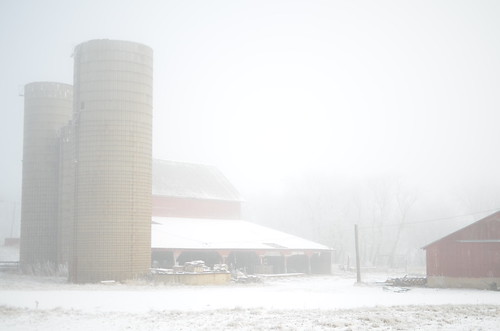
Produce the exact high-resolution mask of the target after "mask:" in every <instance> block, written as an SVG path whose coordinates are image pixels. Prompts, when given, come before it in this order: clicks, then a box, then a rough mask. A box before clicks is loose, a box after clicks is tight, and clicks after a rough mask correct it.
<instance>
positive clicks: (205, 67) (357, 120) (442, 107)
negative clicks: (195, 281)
mask: <svg viewBox="0 0 500 331" xmlns="http://www.w3.org/2000/svg"><path fill="white" fill-rule="evenodd" d="M499 18H500V2H498V1H480V0H474V1H455V0H453V1H439V0H433V1H333V0H332V1H310V0H309V1H291V0H290V1H272V0H268V1H147V0H143V1H130V0H129V1H123V0H121V1H118V0H116V1H104V0H99V1H94V0H93V1H62V0H61V1H54V0H45V1H26V0H2V1H1V2H0V45H2V47H1V52H0V112H1V118H0V134H1V139H0V148H1V150H0V153H1V158H2V161H1V170H2V171H1V173H0V176H1V177H0V182H1V185H0V186H1V188H0V190H1V191H0V199H11V200H12V199H16V198H17V197H18V196H19V195H20V188H21V162H20V161H21V159H22V116H23V100H22V98H20V97H19V96H18V90H19V88H20V87H22V86H23V85H24V84H26V83H29V82H33V81H60V82H65V83H72V71H73V63H72V58H71V53H72V51H73V48H74V47H75V46H76V45H78V44H79V43H81V42H84V41H87V40H90V39H101V38H109V39H124V40H131V41H137V42H142V43H145V44H147V45H149V46H151V47H152V48H153V49H154V52H155V64H154V157H157V158H164V159H173V160H181V161H191V162H201V163H208V164H213V165H216V166H218V167H219V168H220V169H221V170H222V171H223V172H224V173H225V174H226V175H227V176H228V177H229V178H230V179H231V180H233V182H235V184H236V185H237V186H239V187H240V188H241V187H247V188H249V187H250V188H252V189H255V190H258V189H259V187H263V186H267V185H277V184H279V183H280V182H281V181H283V180H284V179H286V178H290V177H294V176H298V175H300V174H303V173H304V172H311V171H314V172H323V173H328V174H330V175H333V176H340V177H341V176H349V177H363V176H372V175H379V174H396V175H398V176H402V177H404V178H407V179H408V180H410V181H413V182H415V183H421V185H422V186H424V187H427V188H429V189H430V187H431V185H433V184H437V185H438V186H442V187H443V186H447V185H454V184H455V182H457V181H462V180H468V181H472V182H481V183H490V185H500V170H499V164H500V153H499V144H500V125H499V124H500V112H499V110H500V19H499Z"/></svg>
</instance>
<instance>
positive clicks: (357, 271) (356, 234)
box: [354, 224, 361, 283]
mask: <svg viewBox="0 0 500 331" xmlns="http://www.w3.org/2000/svg"><path fill="white" fill-rule="evenodd" d="M354 241H355V244H356V282H357V283H361V268H360V266H359V243H358V225H357V224H355V225H354Z"/></svg>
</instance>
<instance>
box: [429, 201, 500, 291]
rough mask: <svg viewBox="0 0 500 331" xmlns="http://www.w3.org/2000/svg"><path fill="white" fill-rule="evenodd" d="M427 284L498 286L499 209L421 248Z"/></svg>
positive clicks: (499, 281) (476, 286)
mask: <svg viewBox="0 0 500 331" xmlns="http://www.w3.org/2000/svg"><path fill="white" fill-rule="evenodd" d="M424 249H425V250H426V257H427V284H428V286H430V287H472V288H483V289H497V287H498V286H500V211H498V212H496V213H494V214H492V215H490V216H487V217H485V218H483V219H481V220H479V221H477V222H475V223H473V224H471V225H469V226H467V227H465V228H462V229H460V230H458V231H456V232H454V233H452V234H450V235H448V236H446V237H444V238H441V239H439V240H437V241H435V242H433V243H431V244H429V245H427V246H425V247H424Z"/></svg>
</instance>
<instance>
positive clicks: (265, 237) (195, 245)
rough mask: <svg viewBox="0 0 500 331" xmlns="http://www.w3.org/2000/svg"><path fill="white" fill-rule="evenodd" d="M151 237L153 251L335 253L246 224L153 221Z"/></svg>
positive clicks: (206, 221)
mask: <svg viewBox="0 0 500 331" xmlns="http://www.w3.org/2000/svg"><path fill="white" fill-rule="evenodd" d="M151 233H152V235H151V247H152V248H153V249H154V248H157V249H206V250H214V249H223V250H266V251H269V250H277V251H283V250H313V251H327V250H331V249H330V248H328V247H327V246H324V245H321V244H318V243H315V242H312V241H309V240H306V239H303V238H300V237H297V236H294V235H291V234H287V233H284V232H281V231H277V230H273V229H270V228H267V227H264V226H261V225H258V224H255V223H251V222H247V221H243V220H220V219H194V218H169V217H153V224H152V227H151Z"/></svg>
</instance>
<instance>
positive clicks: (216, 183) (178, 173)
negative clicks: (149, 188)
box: [153, 159, 242, 201]
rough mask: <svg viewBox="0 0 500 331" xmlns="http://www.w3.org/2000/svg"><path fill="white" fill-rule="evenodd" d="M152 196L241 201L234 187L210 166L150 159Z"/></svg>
mask: <svg viewBox="0 0 500 331" xmlns="http://www.w3.org/2000/svg"><path fill="white" fill-rule="evenodd" d="M153 195H159V196H169V197H177V198H193V199H210V200H225V201H242V198H241V196H240V194H239V193H238V191H237V190H236V189H235V188H234V186H233V185H232V184H231V183H230V182H229V180H227V178H226V177H224V175H223V174H222V173H221V172H220V171H219V170H218V169H217V168H216V167H214V166H208V165H203V164H193V163H185V162H176V161H167V160H157V159H156V160H153Z"/></svg>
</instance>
